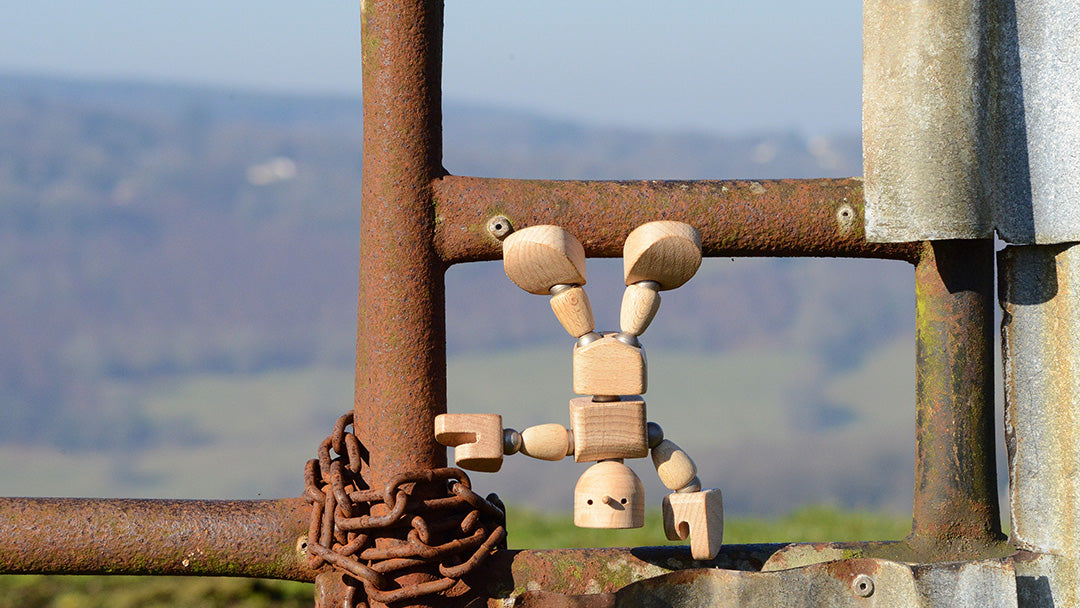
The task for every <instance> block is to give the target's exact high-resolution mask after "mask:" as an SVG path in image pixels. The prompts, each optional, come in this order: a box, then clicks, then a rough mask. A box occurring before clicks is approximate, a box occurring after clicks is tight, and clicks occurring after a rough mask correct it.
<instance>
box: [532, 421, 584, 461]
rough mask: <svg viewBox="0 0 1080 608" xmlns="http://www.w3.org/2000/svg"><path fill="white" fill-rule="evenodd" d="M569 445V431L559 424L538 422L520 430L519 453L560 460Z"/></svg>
mask: <svg viewBox="0 0 1080 608" xmlns="http://www.w3.org/2000/svg"><path fill="white" fill-rule="evenodd" d="M571 445H572V444H571V443H570V432H569V431H568V430H566V428H565V427H563V425H561V424H539V425H537V426H530V427H529V428H527V429H525V430H524V431H521V453H522V454H525V455H526V456H532V457H533V458H539V459H540V460H562V459H563V458H565V457H566V456H568V455H569V453H570V452H571V450H570V446H571Z"/></svg>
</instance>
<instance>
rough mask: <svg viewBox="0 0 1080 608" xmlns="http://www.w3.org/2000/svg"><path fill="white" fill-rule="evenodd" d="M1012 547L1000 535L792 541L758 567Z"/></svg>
mask: <svg viewBox="0 0 1080 608" xmlns="http://www.w3.org/2000/svg"><path fill="white" fill-rule="evenodd" d="M1015 552H1016V549H1015V548H1014V547H1013V546H1011V545H1009V544H1008V543H1007V542H1005V538H1004V537H1002V538H1001V539H1000V540H999V541H998V542H996V543H992V542H985V541H984V542H964V541H961V542H953V543H949V542H935V539H930V540H929V541H928V540H927V539H924V538H919V537H913V538H911V537H909V538H906V539H904V540H899V541H871V542H832V543H792V544H790V545H787V546H785V547H783V548H782V549H779V550H778V551H777V552H776V553H773V554H772V555H771V556H770V557H769V561H767V562H765V565H764V566H762V567H761V570H762V571H763V572H774V571H777V570H787V569H790V568H799V567H802V566H809V565H811V564H820V563H824V562H832V561H837V560H842V559H854V558H863V557H870V558H874V559H886V560H890V561H895V562H906V563H909V564H930V563H941V562H955V561H981V560H988V559H999V558H1003V557H1008V556H1010V555H1013V554H1014V553H1015Z"/></svg>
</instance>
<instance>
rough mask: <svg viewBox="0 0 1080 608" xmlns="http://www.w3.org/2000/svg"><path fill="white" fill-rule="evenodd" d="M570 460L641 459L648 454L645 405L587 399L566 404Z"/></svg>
mask: <svg viewBox="0 0 1080 608" xmlns="http://www.w3.org/2000/svg"><path fill="white" fill-rule="evenodd" d="M570 428H571V429H572V430H573V438H574V461H575V462H592V461H597V460H606V459H609V458H644V457H645V456H646V455H647V454H648V453H649V443H648V431H647V429H646V419H645V402H644V401H642V400H640V399H630V400H626V401H610V402H605V403H598V402H595V401H593V400H592V399H591V398H589V397H580V398H577V399H572V400H571V401H570Z"/></svg>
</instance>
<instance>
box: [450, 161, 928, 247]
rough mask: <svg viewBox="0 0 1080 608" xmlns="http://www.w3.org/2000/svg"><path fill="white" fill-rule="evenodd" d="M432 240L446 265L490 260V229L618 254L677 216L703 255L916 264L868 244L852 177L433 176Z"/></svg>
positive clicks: (857, 189) (856, 183)
mask: <svg viewBox="0 0 1080 608" xmlns="http://www.w3.org/2000/svg"><path fill="white" fill-rule="evenodd" d="M434 196H435V202H436V213H437V222H438V228H437V230H436V244H437V247H438V250H439V253H440V255H441V256H442V258H443V259H444V260H445V261H446V263H447V264H455V263H459V262H474V261H479V260H497V259H500V258H501V256H502V251H501V249H500V243H499V241H498V240H497V239H496V238H495V237H493V236H492V235H491V234H490V232H489V231H488V228H487V224H488V221H489V220H490V219H491V218H492V217H496V216H505V217H506V218H508V219H509V220H510V222H511V223H513V225H514V227H515V229H520V228H524V227H526V226H532V225H536V224H556V225H559V226H562V227H563V228H566V229H567V230H569V231H570V232H571V233H572V234H573V235H574V236H575V237H577V238H578V239H579V240H580V241H581V243H582V244H583V245H584V246H585V252H586V254H587V255H589V256H590V257H620V256H622V250H623V242H624V241H625V240H626V235H627V234H629V233H630V231H631V230H633V229H634V228H636V227H638V226H640V225H641V224H644V223H645V222H649V221H652V220H661V219H663V220H679V221H683V222H687V223H689V224H691V225H693V226H694V227H695V228H697V230H698V231H699V232H700V233H701V244H702V251H703V253H704V255H706V256H831V257H856V258H882V259H899V260H907V261H909V262H912V263H914V262H915V261H916V260H917V259H918V251H919V250H918V246H917V245H914V244H877V243H869V242H867V241H866V239H865V237H864V231H863V219H862V218H863V213H862V207H863V205H862V198H863V197H862V181H861V180H859V179H812V180H758V181H692V182H683V181H626V182H588V181H545V180H513V179H488V178H477V177H456V176H446V177H443V178H441V179H438V180H436V182H435V184H434Z"/></svg>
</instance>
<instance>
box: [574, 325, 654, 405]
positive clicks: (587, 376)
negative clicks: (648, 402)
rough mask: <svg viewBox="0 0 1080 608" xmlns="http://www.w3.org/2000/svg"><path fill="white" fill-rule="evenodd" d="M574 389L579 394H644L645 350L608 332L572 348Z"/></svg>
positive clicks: (646, 387) (645, 386) (646, 376)
mask: <svg viewBox="0 0 1080 608" xmlns="http://www.w3.org/2000/svg"><path fill="white" fill-rule="evenodd" d="M573 358H574V392H575V393H577V394H579V395H644V394H645V391H646V390H647V389H648V368H647V365H646V362H645V351H644V350H643V349H642V348H641V347H640V346H631V345H629V344H625V343H623V342H619V341H618V340H616V339H615V334H607V335H605V336H603V337H602V338H600V339H599V340H596V341H594V342H590V343H589V344H586V345H585V346H575V347H574V355H573Z"/></svg>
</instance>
